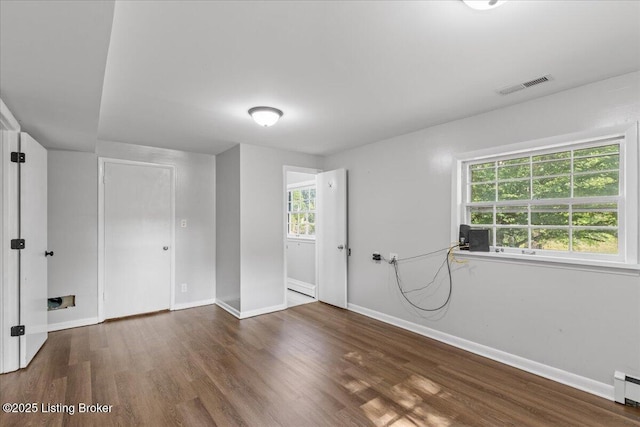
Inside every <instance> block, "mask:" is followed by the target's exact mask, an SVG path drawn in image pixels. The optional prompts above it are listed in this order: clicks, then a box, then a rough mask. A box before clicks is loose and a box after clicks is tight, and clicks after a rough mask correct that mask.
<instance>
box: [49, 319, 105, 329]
mask: <svg viewBox="0 0 640 427" xmlns="http://www.w3.org/2000/svg"><path fill="white" fill-rule="evenodd" d="M97 324H98V318H97V317H88V318H86V319H77V320H69V321H68V322H59V323H50V324H49V327H48V330H49V332H54V331H61V330H63V329H71V328H79V327H81V326H89V325H97Z"/></svg>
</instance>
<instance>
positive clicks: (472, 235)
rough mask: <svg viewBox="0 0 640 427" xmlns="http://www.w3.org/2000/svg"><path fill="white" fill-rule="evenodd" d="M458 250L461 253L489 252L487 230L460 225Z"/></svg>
mask: <svg viewBox="0 0 640 427" xmlns="http://www.w3.org/2000/svg"><path fill="white" fill-rule="evenodd" d="M458 244H459V248H460V250H463V251H471V252H489V230H488V229H487V228H471V226H469V225H466V224H460V235H459V241H458Z"/></svg>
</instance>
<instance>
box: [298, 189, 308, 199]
mask: <svg viewBox="0 0 640 427" xmlns="http://www.w3.org/2000/svg"><path fill="white" fill-rule="evenodd" d="M300 193H301V197H302V200H309V190H302V191H301V192H300Z"/></svg>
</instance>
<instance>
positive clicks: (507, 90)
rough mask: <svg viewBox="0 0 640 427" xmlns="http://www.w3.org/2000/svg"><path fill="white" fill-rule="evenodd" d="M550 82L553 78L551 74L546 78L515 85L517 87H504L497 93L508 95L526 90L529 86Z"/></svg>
mask: <svg viewBox="0 0 640 427" xmlns="http://www.w3.org/2000/svg"><path fill="white" fill-rule="evenodd" d="M551 80H553V77H551V74H547V75H546V76H542V77H538V78H537V79H533V80H529V81H528V82H524V83H520V84H517V85H514V86H509V87H505V88H503V89H500V90H499V91H498V93H499V94H500V95H509V94H510V93H513V92H517V91H519V90H522V89H526V88H528V87H531V86H536V85H539V84H542V83H544V82H548V81H551Z"/></svg>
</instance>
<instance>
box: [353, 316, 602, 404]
mask: <svg viewBox="0 0 640 427" xmlns="http://www.w3.org/2000/svg"><path fill="white" fill-rule="evenodd" d="M347 309H349V310H351V311H354V312H356V313H359V314H362V315H364V316H367V317H371V318H373V319H376V320H380V321H381V322H385V323H389V324H391V325H394V326H397V327H399V328H402V329H406V330H408V331H411V332H415V333H416V334H419V335H423V336H425V337H429V338H433V339H434V340H437V341H440V342H443V343H445V344H449V345H452V346H454V347H457V348H460V349H463V350H466V351H469V352H471V353H474V354H477V355H479V356H483V357H486V358H488V359H492V360H495V361H497V362H500V363H504V364H505V365H509V366H513V367H514V368H518V369H521V370H523V371H526V372H529V373H532V374H535V375H538V376H541V377H544V378H547V379H550V380H552V381H556V382H559V383H561V384H565V385H568V386H570V387H573V388H577V389H578V390H582V391H586V392H587V393H591V394H595V395H596V396H599V397H603V398H605V399H608V400H614V388H613V385H609V384H605V383H601V382H599V381H595V380H592V379H590V378H586V377H583V376H580V375H577V374H573V373H571V372H567V371H563V370H562V369H558V368H554V367H552V366H549V365H545V364H542V363H539V362H536V361H534V360H530V359H525V358H524V357H521V356H516V355H514V354H511V353H507V352H505V351H502V350H498V349H495V348H492V347H487V346H485V345H482V344H478V343H475V342H473V341H469V340H466V339H464V338H459V337H456V336H454V335H449V334H447V333H444V332H440V331H437V330H435V329H431V328H428V327H426V326H422V325H418V324H417V323H413V322H409V321H407V320H403V319H399V318H397V317H394V316H389V315H387V314H384V313H380V312H378V311H375V310H370V309H368V308H365V307H360V306H358V305H355V304H348V305H347Z"/></svg>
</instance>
